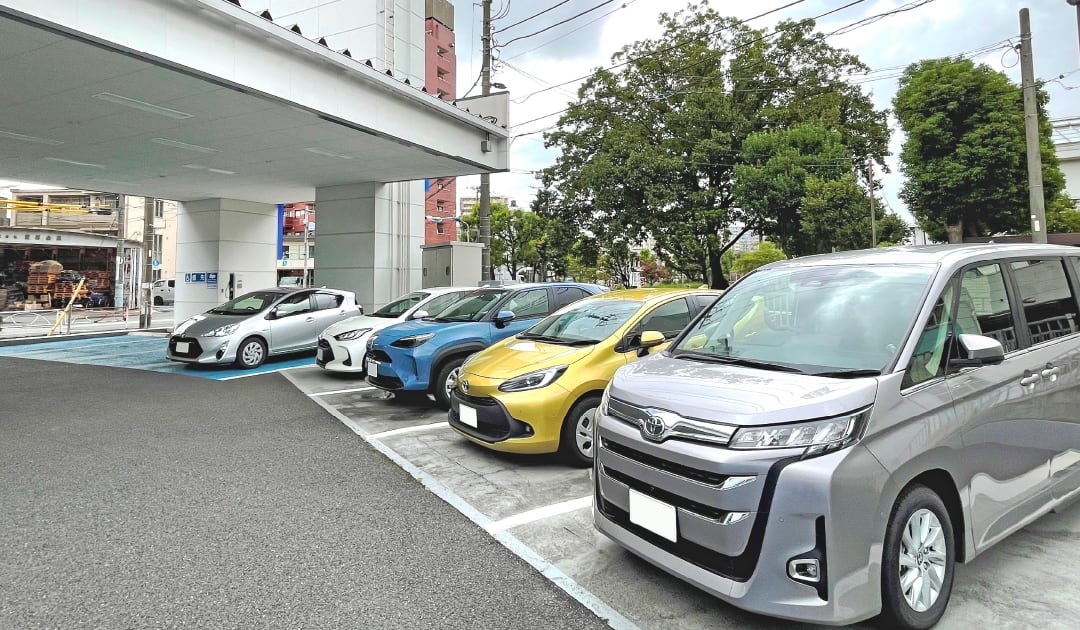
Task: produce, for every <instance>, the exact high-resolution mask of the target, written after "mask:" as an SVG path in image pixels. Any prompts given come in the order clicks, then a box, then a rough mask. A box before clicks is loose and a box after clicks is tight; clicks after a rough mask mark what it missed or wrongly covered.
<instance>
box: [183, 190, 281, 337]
mask: <svg viewBox="0 0 1080 630" xmlns="http://www.w3.org/2000/svg"><path fill="white" fill-rule="evenodd" d="M176 215H177V216H176V310H175V315H174V319H175V321H176V323H180V322H181V321H183V320H185V319H187V318H188V317H191V316H192V315H196V314H198V313H201V312H203V311H206V310H208V309H211V308H213V307H214V306H217V305H218V304H221V303H222V302H225V301H227V300H228V299H229V297H228V296H229V279H230V275H232V277H234V278H235V279H236V280H237V281H238V282H239V283H242V286H239V287H238V289H237V293H236V294H237V295H239V294H240V293H246V292H249V291H254V290H258V289H266V288H270V287H274V286H276V285H277V271H276V269H275V264H276V262H277V227H278V223H277V206H275V205H273V204H265V203H253V202H250V201H240V200H236V199H201V200H198V201H185V202H182V203H180V204H179V205H178V207H177V213H176ZM188 274H193V275H192V276H189V275H188ZM194 274H204V275H203V276H201V278H202V280H201V281H196V278H198V277H200V276H196V275H194ZM209 274H217V286H216V287H214V286H213V284H212V278H213V276H211V275H209Z"/></svg>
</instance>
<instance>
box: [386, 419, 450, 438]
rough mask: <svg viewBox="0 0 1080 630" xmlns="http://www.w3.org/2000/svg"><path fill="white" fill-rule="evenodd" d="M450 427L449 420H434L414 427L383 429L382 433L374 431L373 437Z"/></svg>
mask: <svg viewBox="0 0 1080 630" xmlns="http://www.w3.org/2000/svg"><path fill="white" fill-rule="evenodd" d="M444 427H446V428H449V427H450V423H449V422H432V423H431V424H420V425H417V426H414V427H401V428H400V429H390V430H389V431H382V432H380V433H372V434H371V437H372V438H376V439H380V440H381V439H382V438H388V437H393V436H395V435H402V434H404V433H416V432H418V431H429V430H431V429H442V428H444Z"/></svg>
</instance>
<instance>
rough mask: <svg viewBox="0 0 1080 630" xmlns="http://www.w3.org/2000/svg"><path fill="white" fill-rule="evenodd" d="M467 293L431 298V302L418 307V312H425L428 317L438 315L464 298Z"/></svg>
mask: <svg viewBox="0 0 1080 630" xmlns="http://www.w3.org/2000/svg"><path fill="white" fill-rule="evenodd" d="M467 293H468V291H462V292H454V293H447V294H446V295H440V296H439V297H435V298H431V301H430V302H428V303H427V304H425V305H423V306H421V307H420V310H424V311H427V312H428V314H430V315H438V314H439V313H441V312H443V311H445V310H446V309H448V308H450V305H451V304H453V303H454V302H457V301H458V300H460V299H461V298H462V297H464V296H465V295H466V294H467Z"/></svg>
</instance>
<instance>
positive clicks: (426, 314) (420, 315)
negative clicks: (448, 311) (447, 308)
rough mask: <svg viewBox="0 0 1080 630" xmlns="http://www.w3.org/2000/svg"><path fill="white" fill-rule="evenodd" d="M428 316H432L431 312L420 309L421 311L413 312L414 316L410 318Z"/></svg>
mask: <svg viewBox="0 0 1080 630" xmlns="http://www.w3.org/2000/svg"><path fill="white" fill-rule="evenodd" d="M427 317H431V313H429V312H427V311H425V310H424V309H420V310H419V311H416V312H415V313H413V314H412V317H410V318H409V319H425V318H427Z"/></svg>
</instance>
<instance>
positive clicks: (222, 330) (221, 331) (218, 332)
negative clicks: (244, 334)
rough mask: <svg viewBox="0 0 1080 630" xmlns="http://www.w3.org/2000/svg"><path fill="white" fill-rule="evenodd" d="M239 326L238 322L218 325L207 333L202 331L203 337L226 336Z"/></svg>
mask: <svg viewBox="0 0 1080 630" xmlns="http://www.w3.org/2000/svg"><path fill="white" fill-rule="evenodd" d="M237 328H240V324H229V325H228V326H220V327H218V328H215V329H213V330H211V331H210V332H208V333H204V334H203V337H228V336H229V335H231V334H233V333H234V332H236V329H237Z"/></svg>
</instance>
